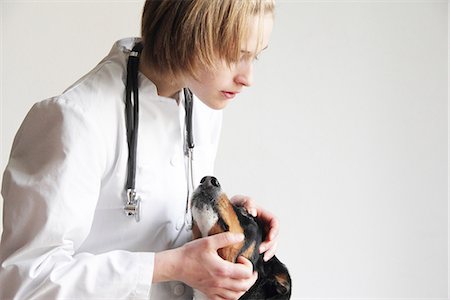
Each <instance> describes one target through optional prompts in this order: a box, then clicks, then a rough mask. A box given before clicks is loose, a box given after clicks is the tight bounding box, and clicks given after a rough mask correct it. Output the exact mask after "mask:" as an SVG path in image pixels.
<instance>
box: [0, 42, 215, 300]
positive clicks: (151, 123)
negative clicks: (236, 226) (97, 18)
mask: <svg viewBox="0 0 450 300" xmlns="http://www.w3.org/2000/svg"><path fill="white" fill-rule="evenodd" d="M134 43H135V38H129V39H124V40H121V41H118V42H117V43H115V44H114V46H113V48H112V50H111V52H110V53H109V54H108V56H107V57H106V58H105V59H104V60H102V61H101V62H100V63H99V65H97V66H96V67H95V68H94V69H93V70H92V71H91V72H89V73H88V74H87V75H85V76H84V77H83V78H81V79H80V80H79V81H78V82H76V83H75V84H74V85H72V86H71V87H70V88H69V89H67V90H66V91H65V92H64V93H63V94H62V95H60V96H58V97H54V98H51V99H48V100H45V101H42V102H39V103H37V104H35V105H34V106H33V108H32V109H31V110H30V112H29V113H28V115H27V116H26V118H25V120H24V122H23V124H22V126H21V127H20V129H19V131H18V133H17V135H16V138H15V140H14V144H13V147H12V151H11V157H10V160H9V163H8V165H7V168H6V170H5V173H4V180H3V185H2V195H3V198H4V220H3V222H4V231H3V235H2V240H1V245H0V262H1V267H0V299H9V298H17V299H30V298H33V299H56V298H58V299H64V298H72V299H74V298H77V299H90V298H96V299H99V298H108V299H148V298H149V297H151V299H158V300H163V299H189V298H191V297H192V296H191V294H192V291H191V289H190V288H189V287H186V286H184V284H182V283H179V282H169V283H164V284H154V285H152V284H151V282H152V275H153V265H154V253H155V252H158V251H161V250H164V249H169V248H174V247H178V246H180V245H182V244H184V243H185V242H186V241H188V240H190V238H191V232H189V231H187V230H185V229H180V226H179V225H182V224H183V220H184V211H185V204H186V189H187V186H186V171H185V163H186V158H185V156H184V153H183V149H184V148H183V143H184V139H185V137H184V132H185V131H184V130H185V128H184V124H185V123H184V118H185V110H184V97H183V93H180V99H181V101H180V105H177V103H176V101H175V100H173V99H169V98H164V97H160V96H158V94H157V91H156V87H155V85H154V84H153V83H152V82H150V81H149V80H148V79H147V78H146V77H145V76H144V75H143V74H141V73H139V85H140V88H139V95H140V124H139V139H138V151H137V152H138V155H137V175H136V189H137V192H138V194H140V195H141V197H142V217H141V221H140V222H139V223H136V221H135V220H134V218H133V217H128V216H125V214H124V210H123V206H124V201H125V191H124V188H125V181H126V173H127V172H126V171H127V157H128V148H127V143H126V129H125V119H124V100H123V99H124V88H125V87H124V82H125V78H126V61H127V57H128V53H129V51H130V49H131V48H132V46H133V44H134ZM193 120H194V125H193V126H194V140H195V149H194V162H193V164H194V182H195V183H198V182H199V181H200V179H201V178H202V176H204V175H208V174H212V172H213V162H214V159H215V153H216V149H217V144H218V138H219V132H220V127H221V121H222V114H221V112H220V111H215V110H212V109H209V108H208V107H207V106H205V105H204V104H203V103H202V102H201V101H199V100H198V99H197V98H194V112H193Z"/></svg>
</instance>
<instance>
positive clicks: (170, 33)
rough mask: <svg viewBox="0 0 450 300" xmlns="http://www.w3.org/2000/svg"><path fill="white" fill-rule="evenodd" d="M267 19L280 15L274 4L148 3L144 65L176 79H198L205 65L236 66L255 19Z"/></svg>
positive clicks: (258, 0)
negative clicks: (185, 75)
mask: <svg viewBox="0 0 450 300" xmlns="http://www.w3.org/2000/svg"><path fill="white" fill-rule="evenodd" d="M266 13H272V14H273V13H274V0H146V2H145V5H144V10H143V13H142V27H141V34H142V40H143V44H144V52H143V53H144V54H143V59H144V60H145V61H146V62H147V63H148V64H149V66H150V67H151V68H153V69H154V70H155V71H156V72H159V73H163V74H170V75H173V76H177V75H180V74H182V73H185V72H188V73H190V74H191V75H193V76H195V74H196V70H197V68H198V66H199V65H200V66H202V67H206V68H214V63H215V61H216V59H217V58H219V59H223V60H224V61H226V62H227V63H228V64H230V63H232V62H235V61H237V60H238V59H239V56H240V52H241V46H242V45H241V44H242V42H243V41H245V39H246V37H247V34H248V30H249V28H248V24H249V20H250V18H252V17H255V16H256V17H258V18H259V20H261V18H262V17H264V15H265V14H266ZM260 24H261V21H260ZM260 27H261V26H260ZM260 31H261V30H260ZM255 50H256V49H255Z"/></svg>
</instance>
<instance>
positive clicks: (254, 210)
mask: <svg viewBox="0 0 450 300" xmlns="http://www.w3.org/2000/svg"><path fill="white" fill-rule="evenodd" d="M250 214H251V215H252V216H254V217H256V215H257V212H256V209H251V210H250Z"/></svg>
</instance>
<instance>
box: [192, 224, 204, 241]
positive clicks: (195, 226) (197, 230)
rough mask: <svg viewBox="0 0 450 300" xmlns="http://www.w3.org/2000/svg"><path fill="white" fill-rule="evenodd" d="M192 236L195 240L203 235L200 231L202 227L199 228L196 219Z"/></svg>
mask: <svg viewBox="0 0 450 300" xmlns="http://www.w3.org/2000/svg"><path fill="white" fill-rule="evenodd" d="M192 237H193V239H194V240H196V239H199V238H201V237H202V233H201V232H200V229H199V228H198V225H197V223H196V222H195V221H194V223H193V224H192Z"/></svg>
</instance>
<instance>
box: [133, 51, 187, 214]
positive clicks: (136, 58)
mask: <svg viewBox="0 0 450 300" xmlns="http://www.w3.org/2000/svg"><path fill="white" fill-rule="evenodd" d="M142 48H143V44H142V43H141V42H139V43H136V44H135V46H134V47H133V49H132V50H131V52H130V55H129V57H128V63H127V78H126V84H125V125H126V128H127V143H128V164H127V182H126V186H125V190H126V193H127V202H126V205H125V208H124V209H125V212H126V214H127V215H129V216H134V217H135V219H136V221H137V222H139V221H140V215H141V213H140V198H139V196H138V195H137V194H136V157H137V142H138V129H139V86H138V72H139V58H140V55H141V53H142ZM183 92H184V99H185V110H186V117H185V127H186V145H185V146H186V151H185V152H186V154H188V153H189V158H190V160H192V149H193V148H194V136H193V130H192V111H193V96H192V92H191V91H190V90H189V89H188V88H184V89H183ZM189 163H190V164H192V161H189ZM190 168H191V171H192V165H191V166H190ZM191 179H192V174H191ZM188 186H189V183H188ZM188 198H189V188H188ZM186 210H188V204H186Z"/></svg>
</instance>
